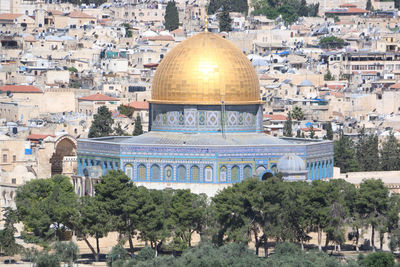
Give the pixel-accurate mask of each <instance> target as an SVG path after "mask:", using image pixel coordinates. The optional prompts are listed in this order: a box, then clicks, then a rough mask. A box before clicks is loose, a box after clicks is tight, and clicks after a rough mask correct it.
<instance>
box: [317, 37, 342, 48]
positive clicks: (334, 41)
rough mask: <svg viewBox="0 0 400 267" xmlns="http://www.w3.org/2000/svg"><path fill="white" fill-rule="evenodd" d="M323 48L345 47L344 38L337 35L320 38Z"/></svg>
mask: <svg viewBox="0 0 400 267" xmlns="http://www.w3.org/2000/svg"><path fill="white" fill-rule="evenodd" d="M319 46H320V47H321V48H343V46H344V40H343V39H342V38H339V37H336V36H326V37H322V38H321V39H320V40H319Z"/></svg>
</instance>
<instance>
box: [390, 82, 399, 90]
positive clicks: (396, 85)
mask: <svg viewBox="0 0 400 267" xmlns="http://www.w3.org/2000/svg"><path fill="white" fill-rule="evenodd" d="M389 88H390V89H400V83H395V84H392V85H391V86H390V87H389Z"/></svg>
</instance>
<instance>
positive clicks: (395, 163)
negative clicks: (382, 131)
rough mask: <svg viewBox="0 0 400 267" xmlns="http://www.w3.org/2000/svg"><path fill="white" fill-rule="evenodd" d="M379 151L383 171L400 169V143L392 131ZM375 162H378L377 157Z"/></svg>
mask: <svg viewBox="0 0 400 267" xmlns="http://www.w3.org/2000/svg"><path fill="white" fill-rule="evenodd" d="M379 152H380V165H381V168H382V170H383V171H393V170H400V145H399V142H398V141H397V139H396V137H395V136H394V135H393V133H392V132H391V133H390V135H389V136H388V137H387V138H386V139H385V140H384V141H383V142H382V147H381V149H380V151H379ZM374 163H375V164H376V158H375V162H374Z"/></svg>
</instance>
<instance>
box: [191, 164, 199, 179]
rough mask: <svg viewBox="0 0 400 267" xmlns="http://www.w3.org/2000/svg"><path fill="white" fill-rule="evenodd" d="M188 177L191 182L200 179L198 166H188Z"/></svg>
mask: <svg viewBox="0 0 400 267" xmlns="http://www.w3.org/2000/svg"><path fill="white" fill-rule="evenodd" d="M190 178H191V181H193V182H199V181H200V168H199V167H198V166H196V165H193V166H192V168H190Z"/></svg>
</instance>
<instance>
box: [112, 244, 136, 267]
mask: <svg viewBox="0 0 400 267" xmlns="http://www.w3.org/2000/svg"><path fill="white" fill-rule="evenodd" d="M128 259H130V256H129V253H128V251H126V250H125V249H124V247H123V246H121V245H119V244H117V245H116V246H113V247H112V249H111V251H110V253H108V254H107V266H109V267H112V266H114V267H115V266H123V265H122V262H124V261H126V260H128Z"/></svg>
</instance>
